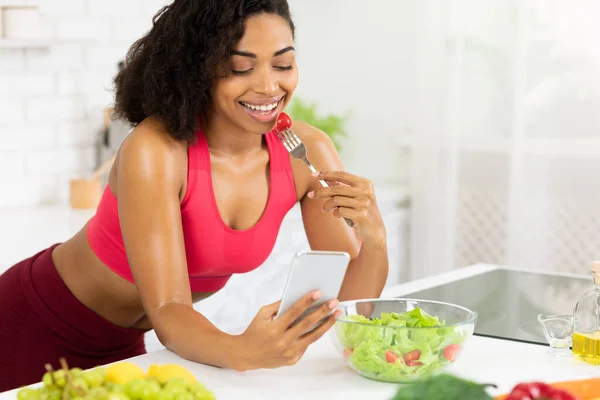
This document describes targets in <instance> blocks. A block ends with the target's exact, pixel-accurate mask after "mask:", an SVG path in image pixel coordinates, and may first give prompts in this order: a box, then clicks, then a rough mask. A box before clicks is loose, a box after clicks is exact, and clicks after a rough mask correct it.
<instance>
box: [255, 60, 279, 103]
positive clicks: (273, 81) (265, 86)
mask: <svg viewBox="0 0 600 400" xmlns="http://www.w3.org/2000/svg"><path fill="white" fill-rule="evenodd" d="M256 76H257V81H256V84H255V85H254V90H255V91H256V92H257V93H259V94H262V95H265V96H271V95H274V94H276V93H277V89H278V88H279V80H278V79H277V76H276V75H275V74H274V73H273V71H272V70H271V68H268V67H267V68H264V69H262V71H261V73H260V74H256Z"/></svg>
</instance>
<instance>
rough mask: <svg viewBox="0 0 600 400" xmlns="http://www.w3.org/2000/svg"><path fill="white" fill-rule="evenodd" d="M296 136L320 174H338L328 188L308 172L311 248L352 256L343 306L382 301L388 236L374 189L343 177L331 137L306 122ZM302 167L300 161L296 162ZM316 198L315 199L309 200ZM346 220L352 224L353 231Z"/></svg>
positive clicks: (305, 202)
mask: <svg viewBox="0 0 600 400" xmlns="http://www.w3.org/2000/svg"><path fill="white" fill-rule="evenodd" d="M293 129H294V131H296V133H297V134H298V135H299V136H300V138H301V139H302V141H303V142H304V143H305V144H306V146H307V149H308V154H309V158H310V160H311V163H312V164H313V165H314V166H315V168H316V169H317V170H318V171H336V172H335V173H328V174H327V175H326V176H325V177H321V179H323V178H326V180H327V181H329V182H330V183H331V185H332V186H331V187H330V188H322V187H321V185H320V184H319V182H318V179H319V178H317V177H313V176H311V175H310V172H309V171H308V169H307V168H306V167H305V166H302V165H300V166H299V167H298V168H297V170H298V171H306V172H303V173H304V175H303V176H302V179H305V180H307V182H308V184H307V185H306V187H307V189H306V193H305V196H304V197H303V198H302V200H301V208H302V218H303V222H304V227H305V230H306V234H307V237H308V241H309V243H310V246H311V248H312V249H314V250H338V251H340V250H341V251H347V252H348V253H349V254H350V255H351V257H352V261H351V262H350V265H349V267H348V271H347V273H346V276H345V278H344V282H343V284H342V288H341V290H340V294H339V299H340V300H341V301H344V300H351V299H359V298H376V297H379V296H380V295H381V292H382V290H383V287H384V285H385V281H386V279H387V274H388V255H387V246H386V233H385V227H384V225H383V221H382V219H381V215H380V214H379V209H378V207H377V201H376V199H375V195H374V193H373V187H372V185H371V183H370V182H369V181H368V180H366V179H364V178H359V177H356V176H353V175H350V174H347V173H343V172H341V173H338V172H339V171H343V169H344V167H343V165H342V162H341V160H340V157H339V155H338V153H337V150H336V149H335V147H334V146H333V143H332V142H331V140H330V139H329V137H328V136H327V135H325V134H324V133H323V132H321V131H319V130H317V129H316V128H314V127H312V126H309V125H307V124H304V123H301V122H296V121H295V122H294V126H293ZM294 162H296V161H294ZM311 192H313V193H314V197H309V193H311ZM342 217H348V218H350V219H352V220H353V221H354V222H355V224H356V228H355V229H351V228H349V227H348V226H347V225H346V223H345V222H344V220H343V218H342Z"/></svg>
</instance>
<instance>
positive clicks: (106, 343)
mask: <svg viewBox="0 0 600 400" xmlns="http://www.w3.org/2000/svg"><path fill="white" fill-rule="evenodd" d="M56 246H58V244H54V245H52V246H51V247H49V248H48V249H46V250H43V251H41V252H39V253H38V254H36V255H34V256H33V257H31V258H30V260H29V262H26V263H25V265H24V268H23V269H22V270H21V285H22V288H23V292H24V293H25V294H26V296H27V301H28V302H29V303H30V305H31V307H32V309H33V310H34V312H35V313H36V315H38V316H39V318H41V319H42V320H43V321H44V323H45V324H46V325H48V326H49V327H50V328H51V329H52V330H53V331H54V332H55V333H56V334H57V335H59V336H61V337H62V338H63V339H65V340H66V341H67V342H70V343H73V347H74V348H76V349H78V350H83V351H84V352H85V353H86V354H90V355H99V356H107V355H109V354H110V353H112V352H121V351H123V350H124V349H126V348H128V347H132V346H135V345H136V344H137V343H139V341H140V340H143V335H144V333H145V332H146V331H144V330H141V329H134V328H123V327H120V326H117V325H114V324H113V323H111V322H109V321H107V320H106V319H104V318H103V317H101V316H100V315H98V314H96V313H95V312H94V311H92V310H91V309H89V308H88V307H86V306H85V305H84V304H83V303H81V302H80V301H79V300H78V299H77V298H76V297H75V296H74V295H73V294H72V293H71V291H70V290H69V288H68V287H67V286H66V285H65V283H64V282H63V280H62V278H61V277H60V275H59V273H58V271H57V270H56V266H55V265H54V262H53V261H52V251H53V250H54V248H56ZM107 353H108V354H107Z"/></svg>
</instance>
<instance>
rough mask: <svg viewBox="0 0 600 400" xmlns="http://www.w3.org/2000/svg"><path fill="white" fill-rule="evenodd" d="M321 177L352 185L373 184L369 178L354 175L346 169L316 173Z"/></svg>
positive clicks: (365, 185) (364, 185) (363, 185)
mask: <svg viewBox="0 0 600 400" xmlns="http://www.w3.org/2000/svg"><path fill="white" fill-rule="evenodd" d="M315 176H316V177H318V178H319V179H324V180H326V181H336V182H341V183H345V184H347V185H350V186H357V187H367V186H369V185H370V184H371V182H370V181H369V180H368V179H365V178H361V177H360V176H356V175H353V174H351V173H348V172H346V171H320V172H318V173H317V175H315Z"/></svg>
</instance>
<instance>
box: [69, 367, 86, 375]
mask: <svg viewBox="0 0 600 400" xmlns="http://www.w3.org/2000/svg"><path fill="white" fill-rule="evenodd" d="M70 372H71V375H72V376H81V375H82V374H83V370H82V369H81V368H77V367H75V368H71V369H70Z"/></svg>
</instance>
